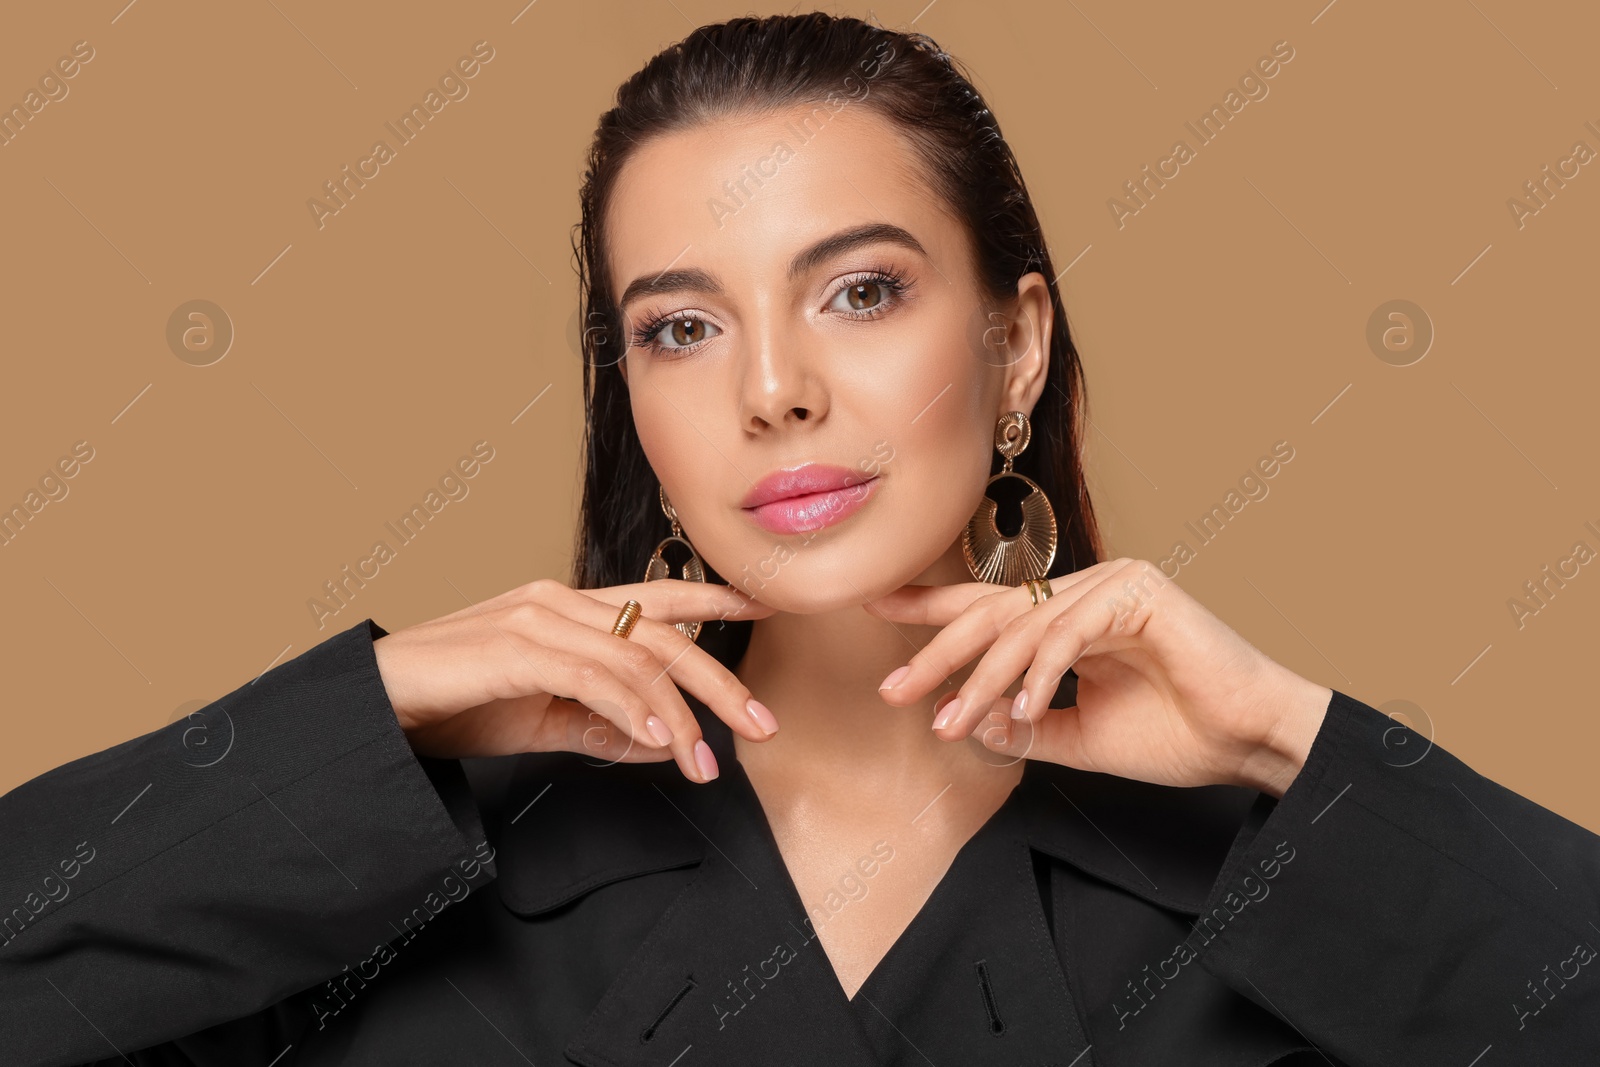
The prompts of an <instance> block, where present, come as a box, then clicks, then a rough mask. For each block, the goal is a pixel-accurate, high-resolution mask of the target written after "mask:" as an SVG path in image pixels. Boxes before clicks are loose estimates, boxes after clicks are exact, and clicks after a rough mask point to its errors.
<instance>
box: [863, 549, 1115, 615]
mask: <svg viewBox="0 0 1600 1067" xmlns="http://www.w3.org/2000/svg"><path fill="white" fill-rule="evenodd" d="M1123 562H1127V561H1126V560H1107V561H1106V562H1103V563H1095V564H1091V565H1090V566H1088V567H1085V568H1083V569H1082V570H1077V571H1073V572H1072V573H1070V574H1063V575H1061V576H1060V577H1058V578H1052V579H1050V588H1051V591H1052V592H1053V593H1055V594H1057V595H1059V594H1061V593H1062V592H1064V591H1066V590H1068V589H1071V588H1072V587H1073V586H1074V585H1077V584H1078V583H1079V582H1082V581H1085V580H1087V579H1091V578H1094V577H1096V576H1098V575H1099V574H1100V573H1102V572H1103V571H1104V570H1105V569H1106V568H1107V567H1109V566H1110V565H1111V564H1113V563H1123ZM1011 589H1021V590H1022V591H1023V595H1024V596H1026V595H1027V588H1026V586H1009V585H995V584H993V583H990V582H959V583H957V584H955V585H903V586H901V587H900V588H899V589H896V590H894V591H892V592H889V593H885V594H884V595H883V596H881V597H878V598H877V599H875V600H869V601H867V602H866V603H865V604H863V605H861V606H862V607H863V608H864V609H865V610H866V611H867V613H868V614H871V615H876V616H878V617H879V618H880V619H887V620H889V621H890V622H903V623H906V624H908V625H921V626H948V625H949V624H950V623H951V622H954V621H955V619H956V618H957V617H958V616H960V614H961V613H962V612H963V611H965V610H967V608H969V607H971V606H972V605H973V604H974V603H975V602H976V601H978V600H981V599H983V598H984V597H985V596H989V595H991V594H994V593H1004V592H1006V591H1008V590H1011ZM1030 603H1031V600H1030Z"/></svg>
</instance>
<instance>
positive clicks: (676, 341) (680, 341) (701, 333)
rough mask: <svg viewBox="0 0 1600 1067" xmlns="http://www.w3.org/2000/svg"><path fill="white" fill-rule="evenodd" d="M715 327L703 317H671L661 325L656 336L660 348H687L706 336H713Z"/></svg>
mask: <svg viewBox="0 0 1600 1067" xmlns="http://www.w3.org/2000/svg"><path fill="white" fill-rule="evenodd" d="M708 330H709V331H715V330H716V327H715V326H713V325H711V324H710V323H709V322H707V321H706V320H705V319H695V318H683V319H673V320H672V321H671V322H668V323H665V324H663V325H662V327H661V329H660V331H659V332H658V333H657V334H656V338H657V340H658V342H659V343H660V345H661V347H662V348H688V347H690V346H691V345H697V344H699V343H700V342H701V341H704V340H706V338H708V337H715V336H716V334H715V333H708V332H707V331H708Z"/></svg>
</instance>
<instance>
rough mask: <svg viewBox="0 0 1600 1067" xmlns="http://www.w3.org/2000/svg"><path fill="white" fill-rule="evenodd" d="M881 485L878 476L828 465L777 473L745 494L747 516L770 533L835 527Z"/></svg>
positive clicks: (811, 465)
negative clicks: (835, 524) (834, 525)
mask: <svg viewBox="0 0 1600 1067" xmlns="http://www.w3.org/2000/svg"><path fill="white" fill-rule="evenodd" d="M877 486H878V478H877V476H876V475H870V476H869V475H867V474H865V473H863V472H861V471H855V470H850V469H848V468H845V467H833V466H829V465H827V464H824V463H804V464H801V465H800V466H798V467H792V468H788V469H785V470H777V471H773V472H772V473H771V474H769V475H767V476H766V477H765V478H762V479H761V480H760V481H759V482H757V483H756V484H755V486H754V487H752V488H751V490H750V492H749V493H747V494H745V498H744V502H743V507H744V510H745V513H746V514H748V515H749V516H750V518H751V519H752V520H754V522H755V524H756V525H757V526H760V527H761V528H762V529H763V530H766V531H768V532H770V533H778V534H793V533H805V532H807V531H810V530H820V529H822V528H823V527H825V526H832V525H833V524H834V523H836V522H841V521H843V520H844V519H845V518H847V517H848V516H850V515H852V514H854V513H855V511H856V510H857V509H858V508H860V507H861V505H863V504H865V503H866V502H867V498H868V497H870V496H871V495H872V493H873V491H874V490H875V489H876V488H877Z"/></svg>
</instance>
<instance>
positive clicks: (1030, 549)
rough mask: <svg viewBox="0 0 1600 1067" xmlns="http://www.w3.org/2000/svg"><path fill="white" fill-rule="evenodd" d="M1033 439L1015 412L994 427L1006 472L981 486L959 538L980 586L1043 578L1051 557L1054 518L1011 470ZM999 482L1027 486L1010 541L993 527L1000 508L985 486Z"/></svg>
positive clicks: (1031, 485)
mask: <svg viewBox="0 0 1600 1067" xmlns="http://www.w3.org/2000/svg"><path fill="white" fill-rule="evenodd" d="M1032 436H1033V428H1032V426H1031V425H1030V424H1029V422H1028V416H1026V415H1024V414H1023V413H1022V412H1020V411H1008V412H1006V413H1005V414H1004V415H1002V416H1000V420H999V421H998V422H997V423H996V424H995V428H994V447H995V448H996V449H998V450H999V452H1000V454H1001V455H1002V456H1004V457H1005V468H1004V469H1003V470H1001V471H1000V473H999V474H996V475H995V476H994V477H992V478H990V479H989V481H988V482H987V483H985V484H984V487H983V497H982V498H981V499H980V500H979V501H978V510H977V511H974V512H973V513H972V518H970V519H968V520H967V528H966V529H965V530H964V531H963V532H962V535H961V552H962V555H964V556H965V557H966V560H967V570H969V571H971V572H972V576H973V577H974V578H976V579H977V580H978V581H980V582H992V583H994V584H997V585H1018V584H1020V583H1022V582H1023V581H1024V580H1026V579H1028V578H1038V577H1042V576H1044V575H1045V574H1047V573H1048V572H1049V570H1050V564H1051V563H1052V562H1053V561H1054V560H1055V558H1056V513H1055V510H1054V509H1053V508H1051V507H1050V499H1049V497H1047V496H1045V495H1044V490H1043V489H1040V488H1039V486H1038V483H1036V482H1035V481H1034V480H1033V479H1032V478H1029V477H1028V476H1027V475H1025V474H1018V473H1016V472H1015V471H1013V470H1012V469H1011V464H1012V461H1013V460H1015V459H1016V457H1017V456H1018V455H1020V454H1021V453H1022V450H1023V449H1025V448H1027V447H1028V441H1029V439H1030V438H1032ZM1001 478H1020V479H1022V480H1023V481H1024V482H1026V483H1027V485H1028V495H1027V496H1025V497H1023V498H1022V529H1020V530H1018V531H1017V532H1016V533H1015V534H1014V535H1012V536H1010V537H1007V536H1006V535H1005V534H1003V533H1001V532H1000V527H999V526H997V525H995V521H994V517H995V512H996V511H997V510H999V504H998V502H997V501H995V500H994V498H993V497H991V496H989V486H991V485H993V484H994V483H995V482H998V481H999V480H1000V479H1001Z"/></svg>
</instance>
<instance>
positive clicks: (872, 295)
mask: <svg viewBox="0 0 1600 1067" xmlns="http://www.w3.org/2000/svg"><path fill="white" fill-rule="evenodd" d="M886 295H887V290H886V288H885V286H884V284H883V283H882V282H875V281H872V280H870V279H869V280H867V281H861V282H856V283H855V284H854V285H847V286H845V287H844V288H843V289H841V290H840V291H839V295H838V296H836V297H834V298H833V299H834V303H835V305H837V304H838V302H839V301H840V300H843V301H844V302H845V306H844V307H840V308H838V309H837V310H839V311H870V310H871V309H872V308H875V307H877V306H878V305H879V304H881V303H883V299H884V297H885V296H886Z"/></svg>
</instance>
